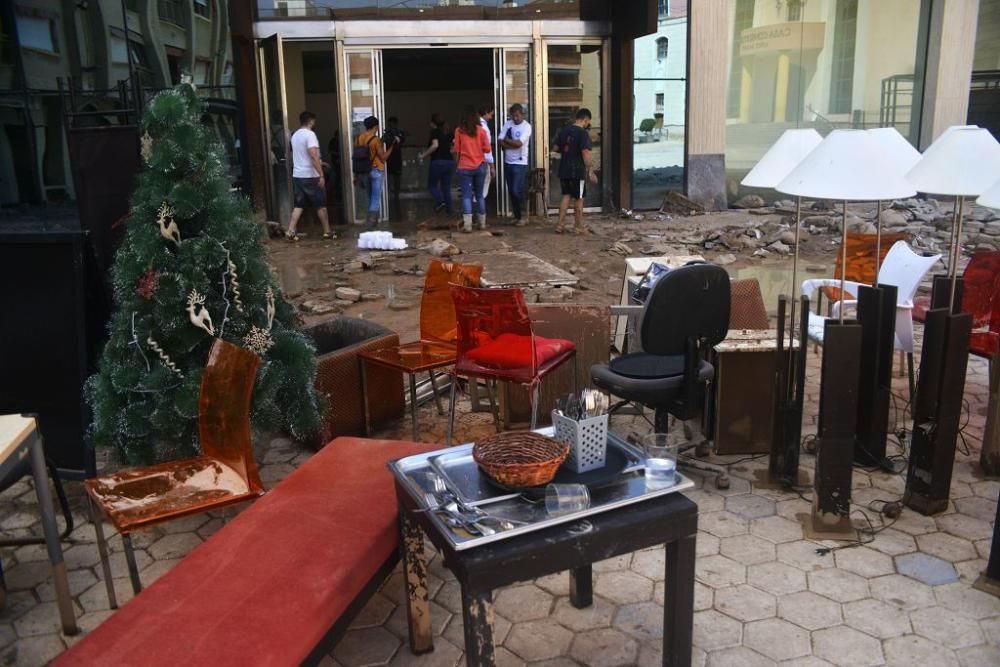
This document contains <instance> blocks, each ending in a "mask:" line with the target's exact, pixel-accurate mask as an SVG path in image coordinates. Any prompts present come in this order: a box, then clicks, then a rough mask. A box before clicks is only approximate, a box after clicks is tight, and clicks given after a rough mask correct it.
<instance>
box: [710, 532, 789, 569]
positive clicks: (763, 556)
mask: <svg viewBox="0 0 1000 667" xmlns="http://www.w3.org/2000/svg"><path fill="white" fill-rule="evenodd" d="M719 553H721V554H722V555H723V556H726V557H727V558H731V559H732V560H734V561H736V562H737V563H742V564H743V565H754V564H756V563H766V562H768V561H773V560H774V558H775V551H774V544H773V543H772V542H769V541H767V540H765V539H764V538H762V537H757V536H755V535H736V536H735V537H725V538H722V540H721V542H720V544H719Z"/></svg>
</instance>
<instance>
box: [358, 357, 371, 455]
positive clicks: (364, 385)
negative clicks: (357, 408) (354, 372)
mask: <svg viewBox="0 0 1000 667" xmlns="http://www.w3.org/2000/svg"><path fill="white" fill-rule="evenodd" d="M358 360H359V361H360V362H361V426H362V427H363V428H364V434H365V435H366V436H369V435H371V434H372V425H371V417H370V416H369V415H368V365H367V364H365V358H364V357H359V358H358Z"/></svg>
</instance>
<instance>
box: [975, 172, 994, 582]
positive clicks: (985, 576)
mask: <svg viewBox="0 0 1000 667" xmlns="http://www.w3.org/2000/svg"><path fill="white" fill-rule="evenodd" d="M976 203H977V204H979V205H980V206H988V207H990V208H995V209H997V210H1000V181H997V182H996V183H994V184H993V186H992V187H990V189H989V190H987V191H986V192H984V193H983V194H982V195H981V196H980V197H979V199H977V200H976ZM997 367H1000V364H994V363H990V399H991V400H990V407H991V408H992V409H991V410H990V411H989V412H988V413H987V414H986V429H985V430H984V432H983V451H982V453H981V455H980V458H979V461H980V463H982V464H983V465H984V468H985V467H986V463H987V461H986V459H987V458H991V461H990V462H991V463H993V462H996V461H997V460H998V459H1000V451H998V449H1000V428H998V424H997V415H996V414H994V413H995V412H996V409H997V408H998V407H1000V402H998V401H996V400H995V399H994V395H995V394H996V393H997V392H998V391H1000V373H998V372H997ZM987 447H990V449H991V452H990V453H991V454H992V457H989V454H988V453H987ZM973 586H974V587H975V588H978V589H979V590H981V591H986V592H987V593H990V594H992V595H996V596H997V597H1000V499H997V515H996V517H995V518H994V519H993V542H992V543H991V544H990V558H989V560H988V561H986V571H985V572H983V573H982V574H981V575H979V578H978V579H976V583H974V584H973Z"/></svg>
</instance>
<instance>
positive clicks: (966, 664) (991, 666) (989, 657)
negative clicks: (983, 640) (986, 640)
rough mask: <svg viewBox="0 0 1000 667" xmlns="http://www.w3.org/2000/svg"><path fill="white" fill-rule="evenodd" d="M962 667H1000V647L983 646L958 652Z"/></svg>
mask: <svg viewBox="0 0 1000 667" xmlns="http://www.w3.org/2000/svg"><path fill="white" fill-rule="evenodd" d="M958 660H959V662H960V663H961V664H962V667H996V666H997V665H1000V646H990V645H987V644H981V645H979V646H971V647H969V648H963V649H959V650H958Z"/></svg>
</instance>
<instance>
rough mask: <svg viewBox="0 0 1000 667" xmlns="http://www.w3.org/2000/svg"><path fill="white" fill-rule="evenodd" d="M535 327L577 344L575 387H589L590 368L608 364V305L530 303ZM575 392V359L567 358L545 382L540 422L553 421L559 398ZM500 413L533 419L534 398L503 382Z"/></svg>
mask: <svg viewBox="0 0 1000 667" xmlns="http://www.w3.org/2000/svg"><path fill="white" fill-rule="evenodd" d="M528 314H529V315H530V316H531V321H532V328H533V329H534V332H535V334H536V335H538V336H544V337H545V338H564V339H566V340H569V341H571V342H572V343H573V344H574V345H576V373H577V374H576V386H577V388H578V389H583V388H584V387H589V386H590V367H591V366H592V365H593V364H606V363H608V358H609V356H610V354H609V352H610V351H609V348H608V340H609V339H610V336H611V322H610V318H609V316H608V307H607V306H605V305H598V304H575V303H574V304H562V303H551V304H549V303H538V304H529V305H528ZM571 391H573V362H572V361H568V362H566V363H565V364H563V365H562V366H561V367H559V368H557V369H556V370H555V371H553V372H552V373H551V374H550V375H549V376H548V377H546V378H545V379H544V380H543V381H542V387H541V396H540V398H539V404H538V405H539V408H538V424H539V426H541V425H547V424H549V423H550V422H551V417H550V413H551V410H552V407H553V406H554V405H555V402H556V399H557V398H558V397H559V396H561V395H562V394H566V393H569V392H571ZM500 414H501V416H502V417H503V419H504V423H505V424H506V425H507V427H508V428H510V425H511V424H512V423H518V422H523V423H527V422H529V421H530V420H531V401H530V399H529V397H528V391H527V389H526V388H524V387H522V386H515V385H511V384H504V385H503V386H502V388H501V391H500Z"/></svg>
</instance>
